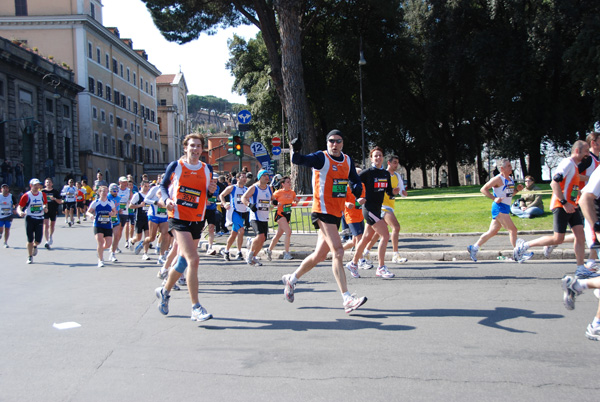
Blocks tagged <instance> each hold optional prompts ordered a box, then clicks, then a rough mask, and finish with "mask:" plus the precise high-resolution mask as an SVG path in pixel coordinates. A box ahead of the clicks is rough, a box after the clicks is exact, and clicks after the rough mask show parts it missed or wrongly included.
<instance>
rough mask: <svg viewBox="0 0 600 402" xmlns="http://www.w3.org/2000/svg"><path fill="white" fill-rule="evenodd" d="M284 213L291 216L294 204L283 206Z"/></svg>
mask: <svg viewBox="0 0 600 402" xmlns="http://www.w3.org/2000/svg"><path fill="white" fill-rule="evenodd" d="M283 212H284V213H286V214H289V213H291V212H292V204H284V205H283Z"/></svg>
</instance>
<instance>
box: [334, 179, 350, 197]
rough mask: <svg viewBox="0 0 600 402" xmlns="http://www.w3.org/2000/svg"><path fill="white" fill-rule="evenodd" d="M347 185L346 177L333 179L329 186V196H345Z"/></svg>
mask: <svg viewBox="0 0 600 402" xmlns="http://www.w3.org/2000/svg"><path fill="white" fill-rule="evenodd" d="M347 187H348V180H347V179H333V186H332V188H331V196H332V197H333V198H346V188H347Z"/></svg>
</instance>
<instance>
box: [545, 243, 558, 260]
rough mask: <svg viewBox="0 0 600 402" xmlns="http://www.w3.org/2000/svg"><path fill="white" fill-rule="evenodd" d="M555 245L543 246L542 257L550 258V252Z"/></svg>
mask: <svg viewBox="0 0 600 402" xmlns="http://www.w3.org/2000/svg"><path fill="white" fill-rule="evenodd" d="M554 247H556V246H544V257H546V258H550V254H552V250H554Z"/></svg>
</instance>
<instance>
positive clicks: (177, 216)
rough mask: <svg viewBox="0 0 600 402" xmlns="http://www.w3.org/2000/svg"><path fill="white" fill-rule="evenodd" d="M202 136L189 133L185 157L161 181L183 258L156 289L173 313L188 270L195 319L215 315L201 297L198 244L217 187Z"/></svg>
mask: <svg viewBox="0 0 600 402" xmlns="http://www.w3.org/2000/svg"><path fill="white" fill-rule="evenodd" d="M202 144H203V142H202V137H200V135H199V134H189V135H188V136H186V137H185V139H184V140H183V152H184V156H183V157H182V158H181V159H180V160H178V161H175V162H171V164H169V166H168V167H167V171H166V173H165V175H164V177H163V181H162V183H161V201H162V202H163V203H164V205H165V206H166V208H167V211H168V214H169V229H170V230H171V231H172V233H173V234H174V236H175V239H176V241H177V244H178V247H179V253H180V258H179V260H178V263H177V264H176V266H175V269H174V270H171V271H170V272H169V276H168V278H167V282H166V283H165V285H164V287H159V288H157V289H156V290H155V294H156V297H157V298H158V299H159V303H158V310H159V311H160V312H161V313H162V314H164V315H167V314H168V313H169V298H170V296H169V293H170V292H171V289H172V288H173V285H175V282H176V281H177V280H178V279H179V277H180V276H181V274H182V273H183V272H184V270H185V265H186V263H187V284H188V291H189V293H190V300H191V302H192V316H191V318H192V321H206V320H209V319H211V318H212V315H211V314H209V313H207V312H206V309H205V308H204V307H202V305H201V304H200V302H199V300H198V264H199V256H198V243H199V242H200V234H201V233H202V228H203V226H204V220H203V219H204V212H205V209H206V199H207V197H209V196H211V195H212V193H213V192H214V191H215V190H216V188H217V185H216V182H214V181H213V180H211V178H212V167H211V166H210V165H207V164H205V163H204V162H202V161H200V155H201V154H202Z"/></svg>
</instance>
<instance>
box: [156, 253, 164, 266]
mask: <svg viewBox="0 0 600 402" xmlns="http://www.w3.org/2000/svg"><path fill="white" fill-rule="evenodd" d="M165 262H167V260H165V259H164V258H163V256H162V255H161V256H160V257H158V260H156V263H157V264H158V265H163V264H164V263H165Z"/></svg>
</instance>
